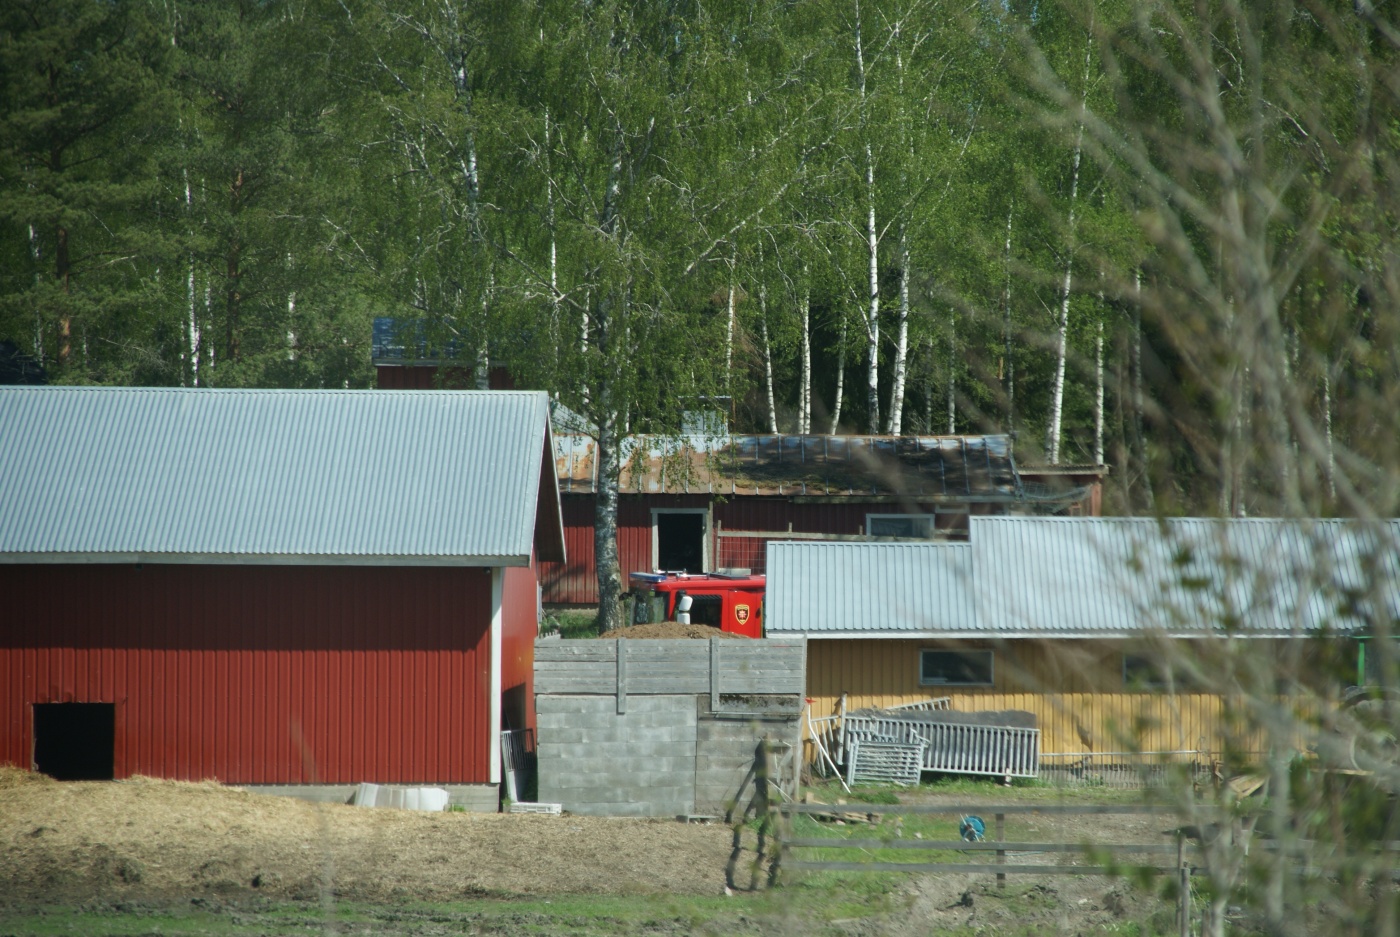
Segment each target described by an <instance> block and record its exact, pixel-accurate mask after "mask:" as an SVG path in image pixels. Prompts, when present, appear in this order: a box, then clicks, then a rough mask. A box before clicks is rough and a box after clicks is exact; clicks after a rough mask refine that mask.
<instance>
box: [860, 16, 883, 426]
mask: <svg viewBox="0 0 1400 937" xmlns="http://www.w3.org/2000/svg"><path fill="white" fill-rule="evenodd" d="M856 78H857V81H858V83H859V90H860V128H861V135H862V136H863V137H865V209H866V211H865V241H866V250H867V251H868V252H869V257H870V292H869V306H868V307H867V310H866V313H865V341H866V420H867V423H868V426H869V431H870V432H872V433H878V432H879V431H880V232H879V230H878V229H877V228H876V226H875V152H874V150H873V149H872V148H871V146H870V139H869V133H870V128H869V126H868V124H867V122H866V118H867V113H866V88H865V49H864V45H863V43H862V41H861V22H860V4H859V3H856Z"/></svg>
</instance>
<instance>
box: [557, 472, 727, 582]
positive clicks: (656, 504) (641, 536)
mask: <svg viewBox="0 0 1400 937" xmlns="http://www.w3.org/2000/svg"><path fill="white" fill-rule="evenodd" d="M559 500H560V503H561V504H562V505H563V509H564V546H565V551H566V553H565V555H567V556H568V558H569V560H568V562H567V563H541V564H540V582H541V583H542V584H543V586H544V601H546V602H549V603H552V604H560V605H597V604H598V570H597V567H596V565H595V564H594V561H593V557H594V553H593V495H560V496H559ZM708 503H709V498H708V497H707V496H705V495H621V496H620V497H619V498H618V499H617V554H618V560H619V562H621V564H622V576H623V588H626V586H627V574H628V573H631V572H637V571H640V570H648V569H651V509H652V508H703V507H705V506H707V505H708Z"/></svg>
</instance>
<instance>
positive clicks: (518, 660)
mask: <svg viewBox="0 0 1400 937" xmlns="http://www.w3.org/2000/svg"><path fill="white" fill-rule="evenodd" d="M504 576H505V582H504V584H503V586H502V589H501V632H502V633H501V691H502V696H503V697H504V698H505V699H506V701H507V702H508V703H518V705H520V706H522V707H523V709H524V713H523V716H516V715H514V714H512V713H511V707H510V705H507V706H506V707H505V708H504V709H503V710H502V713H503V720H504V721H506V722H509V723H510V724H509V725H503V726H501V728H510V729H534V728H535V638H536V637H537V636H538V635H539V631H540V622H539V614H538V612H539V601H540V599H539V593H538V591H537V588H538V587H537V585H536V579H535V568H534V563H533V560H532V563H531V566H530V568H529V569H526V568H524V567H520V566H515V567H507V568H506V570H505V572H504ZM512 691H515V692H514V695H512ZM517 718H523V720H524V724H523V725H522V724H518V723H517V722H516V719H517Z"/></svg>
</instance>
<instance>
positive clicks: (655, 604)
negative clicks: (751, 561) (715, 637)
mask: <svg viewBox="0 0 1400 937" xmlns="http://www.w3.org/2000/svg"><path fill="white" fill-rule="evenodd" d="M628 579H629V585H630V586H631V591H630V596H631V603H630V604H631V606H632V615H631V618H632V624H634V625H644V624H647V623H649V622H654V621H677V620H679V619H678V618H677V615H678V614H681V613H684V606H685V605H687V604H688V605H689V606H690V609H689V615H690V621H691V623H692V624H697V625H711V626H713V627H715V628H718V629H719V630H721V631H728V632H732V633H733V634H742V635H747V636H749V637H750V638H761V637H763V589H764V586H765V581H766V580H765V578H764V577H763V576H754V575H751V574H750V573H749V571H748V570H721V571H720V572H715V573H633V574H632V575H631V576H629V577H628ZM687 597H688V598H689V599H690V602H689V603H685V602H682V601H681V600H682V599H683V598H687ZM678 606H680V608H679V609H678Z"/></svg>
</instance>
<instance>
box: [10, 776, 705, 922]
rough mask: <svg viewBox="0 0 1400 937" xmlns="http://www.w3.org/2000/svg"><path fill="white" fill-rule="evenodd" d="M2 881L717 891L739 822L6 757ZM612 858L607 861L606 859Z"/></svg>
mask: <svg viewBox="0 0 1400 937" xmlns="http://www.w3.org/2000/svg"><path fill="white" fill-rule="evenodd" d="M0 844H3V846H0V892H3V893H4V894H5V896H6V897H8V898H10V899H14V900H29V901H34V900H59V901H62V900H71V899H75V898H83V897H87V896H91V895H117V896H121V897H124V898H127V899H149V898H159V897H161V896H168V895H182V894H188V893H190V892H213V893H224V894H234V893H238V892H249V893H257V894H263V895H271V896H275V897H286V898H313V897H316V896H318V895H319V894H321V891H322V887H323V885H325V884H326V883H330V886H331V889H332V890H333V892H334V894H335V896H336V897H338V898H343V899H346V900H352V901H382V900H387V899H392V898H412V899H415V900H422V901H435V900H451V899H459V898H462V897H464V896H480V895H549V894H624V895H625V894H645V893H649V892H656V893H666V894H718V893H721V892H722V890H723V888H724V866H725V862H726V861H727V860H728V858H729V850H730V833H729V830H727V829H725V828H724V827H721V826H702V825H686V824H681V823H677V822H675V821H650V820H630V819H603V818H593V817H567V816H566V817H550V816H537V815H508V814H485V815H483V814H469V813H420V812H414V811H405V810H385V809H366V808H363V807H350V806H344V805H339V804H312V803H307V802H304V801H300V800H295V799H293V798H287V797H270V796H266V795H261V794H253V793H249V792H247V791H244V790H240V789H238V788H231V787H224V786H223V785H220V784H215V783H196V784H192V783H183V782H176V781H157V780H152V779H144V778H140V779H133V780H129V781H119V782H94V783H83V782H66V783H58V782H55V781H51V780H49V779H47V778H45V777H43V776H42V775H35V774H30V773H28V772H22V771H18V770H16V769H13V768H0ZM601 870H606V871H601Z"/></svg>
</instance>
